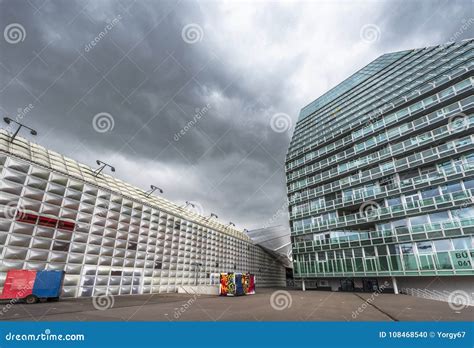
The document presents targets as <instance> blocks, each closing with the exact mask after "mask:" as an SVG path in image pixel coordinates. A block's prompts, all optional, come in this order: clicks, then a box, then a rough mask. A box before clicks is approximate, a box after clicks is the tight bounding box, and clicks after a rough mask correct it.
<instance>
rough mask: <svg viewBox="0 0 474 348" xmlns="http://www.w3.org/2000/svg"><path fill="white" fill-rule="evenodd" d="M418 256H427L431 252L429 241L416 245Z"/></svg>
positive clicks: (431, 246) (431, 247)
mask: <svg viewBox="0 0 474 348" xmlns="http://www.w3.org/2000/svg"><path fill="white" fill-rule="evenodd" d="M416 247H417V249H418V253H419V254H429V253H432V252H433V245H432V244H431V242H430V241H424V242H418V243H416Z"/></svg>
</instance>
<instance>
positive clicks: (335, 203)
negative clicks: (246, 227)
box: [290, 163, 474, 220]
mask: <svg viewBox="0 0 474 348" xmlns="http://www.w3.org/2000/svg"><path fill="white" fill-rule="evenodd" d="M473 175H474V163H465V164H462V165H458V166H455V167H451V168H448V169H445V170H439V171H436V172H433V173H430V174H426V175H422V176H418V177H415V178H410V179H405V180H401V181H400V182H396V183H395V184H392V185H388V186H386V187H375V188H372V189H366V190H360V191H358V192H354V193H353V194H352V196H351V197H348V198H338V199H335V200H331V201H328V202H325V203H324V204H322V205H321V206H318V207H315V208H312V209H305V210H303V211H298V212H296V213H295V212H293V213H291V214H290V218H291V219H292V220H294V219H298V218H304V217H308V216H311V215H313V214H317V213H322V212H325V211H329V210H334V209H338V208H342V207H347V206H353V205H357V204H362V203H363V202H364V201H367V200H377V199H381V198H385V197H389V196H393V195H397V194H398V195H400V194H402V193H403V192H407V191H415V190H418V189H423V188H427V187H431V186H434V185H439V184H442V183H445V182H447V181H449V180H452V179H454V178H456V179H460V178H466V177H470V176H473ZM311 198H316V196H314V197H311ZM290 203H292V202H290Z"/></svg>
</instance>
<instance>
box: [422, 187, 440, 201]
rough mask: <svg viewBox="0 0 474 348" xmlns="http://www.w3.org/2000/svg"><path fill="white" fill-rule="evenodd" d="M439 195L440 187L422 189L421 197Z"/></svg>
mask: <svg viewBox="0 0 474 348" xmlns="http://www.w3.org/2000/svg"><path fill="white" fill-rule="evenodd" d="M438 195H439V189H438V188H437V187H436V188H433V189H429V190H424V191H421V197H423V199H425V198H431V197H435V196H438Z"/></svg>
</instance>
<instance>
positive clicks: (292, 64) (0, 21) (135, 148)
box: [0, 0, 474, 229]
mask: <svg viewBox="0 0 474 348" xmlns="http://www.w3.org/2000/svg"><path fill="white" fill-rule="evenodd" d="M472 4H473V3H472V2H471V1H470V0H465V1H456V0H445V1H392V2H388V1H386V2H382V1H312V2H295V1H288V2H276V1H274V2H266V1H265V2H264V1H262V2H256V1H246V2H238V1H201V2H196V1H181V2H178V1H157V0H155V1H143V0H140V1H105V0H94V1H76V2H74V1H64V0H62V1H60V0H49V1H48V0H46V1H34V0H29V1H25V0H7V1H0V28H1V30H2V33H3V36H2V37H0V113H1V116H2V117H3V116H5V115H8V116H10V117H16V116H17V114H18V112H19V110H20V111H21V110H23V112H22V116H23V118H22V119H23V122H25V123H26V124H28V125H30V126H32V127H34V128H35V129H37V131H38V133H39V134H38V136H37V137H35V139H34V141H35V142H37V143H39V144H41V145H43V146H45V147H47V148H50V149H52V150H54V151H57V152H60V153H62V154H64V155H66V156H68V157H72V158H74V159H77V160H79V161H81V162H83V163H86V164H88V165H91V166H95V160H96V159H101V160H103V161H106V162H109V163H111V164H113V165H114V166H115V167H116V170H117V171H116V173H115V175H116V176H117V177H118V178H120V179H123V180H125V181H127V182H130V183H132V184H134V185H136V186H138V187H140V188H143V189H148V187H149V185H150V184H153V185H156V186H159V187H161V188H162V189H163V190H164V197H166V198H168V199H170V200H171V201H173V202H176V203H178V204H181V203H182V202H184V201H186V200H188V201H193V202H195V203H196V207H197V208H196V209H198V210H199V211H200V212H202V213H204V214H209V213H210V212H215V213H216V214H218V215H219V219H220V220H221V221H222V222H225V223H227V222H228V221H233V222H235V224H236V225H237V227H238V228H248V229H252V228H259V227H262V226H269V225H277V224H285V225H287V224H288V223H287V220H288V216H287V210H286V208H285V205H284V204H285V201H286V188H285V187H286V186H285V176H284V159H285V154H286V150H287V147H288V143H289V140H290V137H291V134H292V132H293V129H294V125H295V123H296V120H297V117H298V113H299V110H300V109H301V108H302V107H303V106H304V105H306V104H308V103H309V102H311V101H312V100H313V99H315V98H317V97H318V96H320V95H321V94H322V93H324V92H326V91H327V90H328V89H329V88H331V87H333V86H335V85H336V84H337V83H339V82H341V81H342V80H344V79H345V78H346V77H348V76H349V75H350V74H352V73H353V72H355V71H356V70H358V69H360V68H362V67H363V66H365V65H366V64H368V63H370V62H371V61H372V60H374V59H375V58H377V57H378V56H379V55H382V54H384V53H387V52H393V51H399V50H405V49H410V48H417V47H424V46H429V45H437V44H440V43H445V42H447V41H452V40H462V39H466V38H469V37H472V36H473V30H474V26H471V25H472V23H473V22H472V21H473V19H472V18H471V17H473V7H472V6H473V5H472ZM30 104H31V107H30V109H31V110H30V111H28V112H26V113H25V112H24V109H25V108H26V107H27V106H28V105H30ZM3 126H4V124H2V127H3ZM24 135H25V136H27V137H29V138H30V139H31V136H29V135H28V134H27V133H24Z"/></svg>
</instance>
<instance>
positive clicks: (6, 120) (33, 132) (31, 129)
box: [3, 117, 38, 143]
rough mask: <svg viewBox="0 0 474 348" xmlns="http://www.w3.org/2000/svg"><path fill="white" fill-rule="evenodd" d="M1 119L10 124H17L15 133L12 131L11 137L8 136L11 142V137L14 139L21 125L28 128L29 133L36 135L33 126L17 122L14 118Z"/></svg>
mask: <svg viewBox="0 0 474 348" xmlns="http://www.w3.org/2000/svg"><path fill="white" fill-rule="evenodd" d="M3 120H4V121H5V123H6V124H10V123H11V122H13V123H16V124H17V125H18V128H17V129H16V131H15V133H13V135H12V137H11V138H10V143H11V142H13V139H15V137H16V136H17V134H18V132H19V131H20V129H21V128H22V127H24V128H26V129H29V130H30V134H31V135H38V132H37V131H35V130H34V129H33V128H30V127H28V126H26V125H24V124H23V123H20V122H17V121H15V120H13V119H11V118H10V117H4V118H3Z"/></svg>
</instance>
